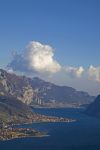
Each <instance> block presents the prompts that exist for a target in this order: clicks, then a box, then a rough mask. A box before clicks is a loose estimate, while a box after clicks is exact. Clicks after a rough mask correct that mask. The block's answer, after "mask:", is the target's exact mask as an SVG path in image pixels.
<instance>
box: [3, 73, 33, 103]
mask: <svg viewBox="0 0 100 150" xmlns="http://www.w3.org/2000/svg"><path fill="white" fill-rule="evenodd" d="M6 94H9V95H12V96H14V97H16V98H17V99H18V100H20V101H22V102H23V103H26V104H30V103H31V102H32V100H33V96H34V94H35V93H34V90H33V89H32V87H31V86H30V84H29V83H28V79H27V78H26V77H20V76H16V75H15V74H9V73H7V72H6V71H4V70H0V95H6Z"/></svg>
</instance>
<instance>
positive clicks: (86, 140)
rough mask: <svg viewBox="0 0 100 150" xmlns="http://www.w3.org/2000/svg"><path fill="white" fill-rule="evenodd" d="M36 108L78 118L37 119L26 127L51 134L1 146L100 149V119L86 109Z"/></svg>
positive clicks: (10, 148)
mask: <svg viewBox="0 0 100 150" xmlns="http://www.w3.org/2000/svg"><path fill="white" fill-rule="evenodd" d="M33 111H34V112H37V113H40V114H44V115H50V116H51V115H52V116H59V117H69V118H73V119H77V121H76V122H71V123H33V124H29V125H22V127H28V128H35V129H38V130H40V131H46V132H48V134H49V135H50V136H47V137H42V138H37V137H32V138H22V139H14V140H11V141H4V142H0V150H100V119H97V118H93V117H89V116H87V115H85V114H83V109H65V108H61V109H53V108H52V109H41V108H40V109H34V110H33Z"/></svg>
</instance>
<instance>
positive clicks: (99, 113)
mask: <svg viewBox="0 0 100 150" xmlns="http://www.w3.org/2000/svg"><path fill="white" fill-rule="evenodd" d="M85 113H86V114H88V115H90V116H94V117H99V118H100V95H98V96H97V97H96V99H95V100H94V102H92V103H91V104H90V105H89V106H88V107H87V109H86V111H85Z"/></svg>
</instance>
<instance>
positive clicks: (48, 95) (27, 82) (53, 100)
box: [0, 69, 94, 106]
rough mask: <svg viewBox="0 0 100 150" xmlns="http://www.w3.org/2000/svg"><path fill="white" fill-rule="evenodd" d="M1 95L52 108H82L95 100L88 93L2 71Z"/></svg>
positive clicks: (0, 76) (0, 71)
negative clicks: (66, 106) (70, 106)
mask: <svg viewBox="0 0 100 150" xmlns="http://www.w3.org/2000/svg"><path fill="white" fill-rule="evenodd" d="M0 95H10V96H13V97H15V98H16V99H17V100H20V101H22V102H23V103H26V104H27V105H30V104H32V105H35V104H36V105H41V106H43V105H46V104H49V105H51V104H52V106H54V105H58V104H60V106H61V105H62V104H63V105H64V106H65V104H67V105H74V106H80V105H83V104H89V103H91V102H92V101H93V100H94V97H93V96H90V95H89V94H88V93H87V92H83V91H77V90H75V89H74V88H72V87H67V86H58V85H55V84H53V83H50V82H45V81H44V80H41V79H39V78H28V77H25V76H18V75H16V74H10V73H8V72H6V71H5V70H2V69H0Z"/></svg>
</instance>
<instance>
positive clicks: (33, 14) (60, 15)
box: [0, 0, 100, 91]
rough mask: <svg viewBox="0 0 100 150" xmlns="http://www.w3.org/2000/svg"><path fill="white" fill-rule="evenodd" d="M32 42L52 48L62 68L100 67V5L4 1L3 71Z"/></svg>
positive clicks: (0, 18)
mask: <svg viewBox="0 0 100 150" xmlns="http://www.w3.org/2000/svg"><path fill="white" fill-rule="evenodd" d="M30 41H38V42H40V43H43V44H48V45H50V46H52V47H53V48H54V49H55V54H54V57H55V59H56V60H57V61H59V63H60V64H61V65H63V66H75V67H77V66H83V67H85V68H87V67H89V66H90V65H93V66H95V67H98V66H100V61H99V60H100V1H99V0H9V1H7V0H1V1H0V67H5V66H6V65H7V64H8V62H10V61H11V58H12V56H11V53H12V51H13V50H16V51H17V52H18V53H22V50H23V49H24V48H25V47H26V45H28V43H29V42H30ZM60 78H61V77H60ZM67 81H68V79H67V80H66V84H67V83H68V84H69V85H72V86H74V87H77V86H76V83H75V84H74V82H73V83H71V82H69V81H68V82H67ZM64 82H65V81H64ZM75 82H76V80H75ZM81 82H83V81H81ZM81 82H80V83H81ZM70 83H71V84H70ZM80 83H79V85H80ZM96 84H98V83H96ZM78 88H79V87H78ZM83 89H85V88H83ZM86 90H89V87H88V89H86ZM90 91H91V90H90Z"/></svg>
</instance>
